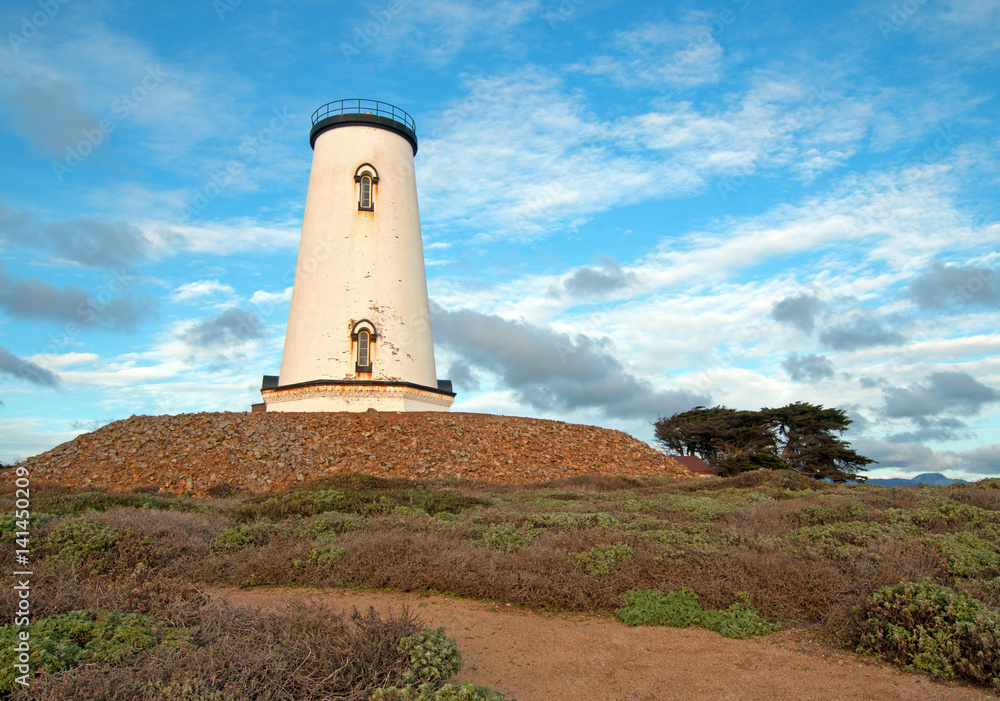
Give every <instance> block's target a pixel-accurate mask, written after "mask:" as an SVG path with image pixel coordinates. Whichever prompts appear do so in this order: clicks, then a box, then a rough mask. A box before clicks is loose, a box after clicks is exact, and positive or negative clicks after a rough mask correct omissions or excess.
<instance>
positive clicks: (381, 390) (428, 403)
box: [260, 380, 455, 411]
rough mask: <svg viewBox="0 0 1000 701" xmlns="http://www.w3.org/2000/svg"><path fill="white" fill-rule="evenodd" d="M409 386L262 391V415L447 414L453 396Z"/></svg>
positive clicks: (332, 384)
mask: <svg viewBox="0 0 1000 701" xmlns="http://www.w3.org/2000/svg"><path fill="white" fill-rule="evenodd" d="M450 384H451V383H450V382H449V383H447V384H446V385H445V386H444V387H441V388H439V389H432V388H430V387H422V386H420V385H415V384H412V383H410V382H380V381H377V380H372V381H354V382H352V381H348V380H341V381H337V380H315V381H313V382H303V383H300V384H297V385H287V386H285V387H273V388H262V389H261V392H260V393H261V395H262V396H263V398H264V405H265V407H266V411H367V410H368V409H375V410H377V411H448V409H449V408H450V407H451V404H452V402H454V401H455V393H454V392H452V391H451V387H448V386H447V385H450Z"/></svg>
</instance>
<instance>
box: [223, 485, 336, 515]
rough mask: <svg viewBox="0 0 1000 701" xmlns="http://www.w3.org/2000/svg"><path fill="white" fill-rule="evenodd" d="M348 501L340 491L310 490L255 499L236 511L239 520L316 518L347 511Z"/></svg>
mask: <svg viewBox="0 0 1000 701" xmlns="http://www.w3.org/2000/svg"><path fill="white" fill-rule="evenodd" d="M347 507H348V499H347V497H346V496H345V495H344V493H343V492H342V491H340V490H338V489H309V490H299V491H294V492H287V493H285V494H281V495H280V496H276V497H254V498H252V499H250V500H249V501H248V502H246V503H245V504H243V505H242V506H240V507H238V508H237V509H235V510H234V512H233V515H234V516H236V517H237V518H239V519H254V518H270V519H282V518H285V517H287V516H315V515H316V514H321V513H323V512H325V511H347V510H348V508H347Z"/></svg>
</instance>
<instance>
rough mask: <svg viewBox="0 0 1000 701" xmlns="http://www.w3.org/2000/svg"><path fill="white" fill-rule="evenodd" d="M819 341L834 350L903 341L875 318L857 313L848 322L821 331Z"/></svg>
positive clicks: (899, 334) (901, 336)
mask: <svg viewBox="0 0 1000 701" xmlns="http://www.w3.org/2000/svg"><path fill="white" fill-rule="evenodd" d="M819 340H820V342H821V343H823V344H824V345H826V346H829V347H830V348H833V349H834V350H858V349H861V348H873V347H875V346H888V345H893V344H896V343H902V342H903V341H904V340H905V339H904V338H903V335H902V334H901V333H899V332H898V331H893V330H892V329H890V328H888V326H887V325H886V324H885V322H883V321H882V320H880V319H878V318H876V317H875V316H872V315H869V314H865V313H859V314H855V315H854V317H853V318H852V319H850V320H848V321H844V322H841V323H839V324H831V325H830V326H828V327H826V328H825V329H823V330H822V331H821V332H820V334H819Z"/></svg>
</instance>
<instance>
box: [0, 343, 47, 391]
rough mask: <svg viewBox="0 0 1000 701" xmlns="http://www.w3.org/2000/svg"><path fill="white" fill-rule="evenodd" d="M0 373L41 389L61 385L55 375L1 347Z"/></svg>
mask: <svg viewBox="0 0 1000 701" xmlns="http://www.w3.org/2000/svg"><path fill="white" fill-rule="evenodd" d="M0 373H3V374H5V375H10V376H11V377H15V378H17V379H19V380H24V381H26V382H30V383H31V384H33V385H39V386H42V387H58V386H59V385H60V384H61V380H60V378H59V375H57V374H56V373H54V372H52V371H51V370H46V369H45V368H43V367H41V366H40V365H36V364H35V363H32V362H31V361H30V360H24V359H23V358H19V357H17V356H16V355H14V354H13V353H11V352H10V351H9V350H7V349H6V348H4V347H3V346H0Z"/></svg>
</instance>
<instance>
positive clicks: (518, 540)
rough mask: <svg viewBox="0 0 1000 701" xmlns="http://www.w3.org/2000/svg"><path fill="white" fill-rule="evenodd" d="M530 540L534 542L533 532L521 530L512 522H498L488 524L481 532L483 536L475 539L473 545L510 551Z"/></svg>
mask: <svg viewBox="0 0 1000 701" xmlns="http://www.w3.org/2000/svg"><path fill="white" fill-rule="evenodd" d="M532 542H534V534H533V533H532V532H531V531H528V532H522V531H520V530H518V528H517V526H515V525H514V524H513V523H498V524H494V525H492V526H490V527H489V528H488V529H487V530H486V532H485V533H483V537H482V538H481V539H479V540H477V541H475V545H476V547H480V548H489V549H491V550H500V551H501V552H505V553H512V552H515V551H516V550H517V549H518V548H520V547H522V546H524V545H530V544H531V543H532Z"/></svg>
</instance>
